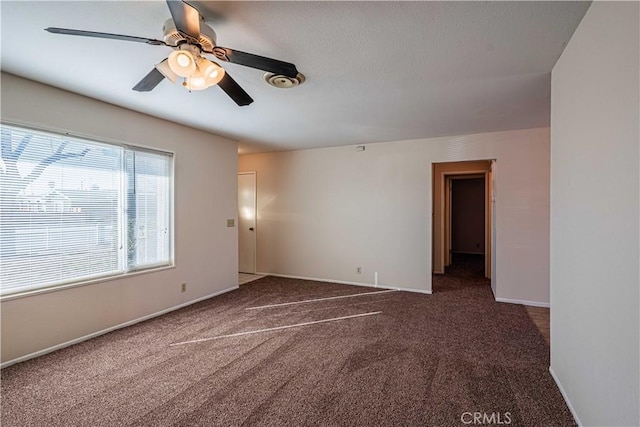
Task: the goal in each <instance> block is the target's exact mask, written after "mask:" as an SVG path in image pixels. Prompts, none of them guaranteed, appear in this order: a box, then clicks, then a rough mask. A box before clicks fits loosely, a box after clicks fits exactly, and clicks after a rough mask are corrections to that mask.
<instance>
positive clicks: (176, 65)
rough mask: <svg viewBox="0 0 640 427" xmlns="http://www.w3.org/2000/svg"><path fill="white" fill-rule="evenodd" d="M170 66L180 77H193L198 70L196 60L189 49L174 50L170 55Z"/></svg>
mask: <svg viewBox="0 0 640 427" xmlns="http://www.w3.org/2000/svg"><path fill="white" fill-rule="evenodd" d="M167 62H168V63H169V68H170V69H171V71H173V72H174V73H175V74H177V75H178V76H180V77H191V76H192V75H193V74H194V73H195V72H196V69H197V67H196V61H195V58H194V57H193V54H192V53H191V52H189V51H188V50H174V51H173V52H171V54H170V55H169V58H168V61H167Z"/></svg>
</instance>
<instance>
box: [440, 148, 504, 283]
mask: <svg viewBox="0 0 640 427" xmlns="http://www.w3.org/2000/svg"><path fill="white" fill-rule="evenodd" d="M493 163H494V161H492V160H479V161H467V162H449V163H434V164H433V242H432V244H433V246H432V249H433V260H432V261H433V273H434V274H445V273H446V272H447V270H448V269H450V268H451V267H452V266H453V265H455V264H456V263H457V264H466V265H465V266H466V267H469V266H470V265H469V263H471V265H472V268H476V267H477V268H479V274H480V275H482V276H484V277H486V278H488V279H491V276H492V275H491V271H492V254H493V252H494V251H493V250H492V247H493V243H494V242H493V240H494V239H493V233H492V230H493V219H494V215H493V173H492V170H493ZM493 287H494V283H493V281H492V288H493Z"/></svg>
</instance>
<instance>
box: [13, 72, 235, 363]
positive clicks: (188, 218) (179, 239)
mask: <svg viewBox="0 0 640 427" xmlns="http://www.w3.org/2000/svg"><path fill="white" fill-rule="evenodd" d="M1 90H2V92H1V94H2V119H3V120H9V121H17V122H21V123H25V124H30V125H33V126H37V127H42V128H48V129H58V130H66V131H69V132H72V133H76V134H83V135H87V136H93V137H97V138H108V139H113V140H118V141H124V142H128V143H131V144H138V145H143V146H149V147H157V148H159V149H165V150H170V151H173V152H175V214H174V216H175V259H176V266H175V268H172V269H168V270H164V271H158V272H153V273H147V274H140V275H135V276H130V277H127V278H123V279H114V280H109V281H104V282H99V283H95V284H91V285H87V286H81V287H75V288H71V289H65V290H60V291H55V292H48V293H43V294H40V295H36V296H30V297H23V298H17V299H8V300H7V299H5V300H3V301H2V303H1V310H2V319H1V320H2V361H3V362H7V361H11V360H14V359H16V358H19V357H21V356H25V355H29V354H32V353H34V352H39V351H42V350H45V349H47V348H51V347H54V346H57V345H60V344H63V343H66V342H69V341H72V340H75V339H78V338H81V337H84V336H87V335H90V334H94V333H96V332H99V331H102V330H105V329H107V328H111V327H114V326H116V325H119V324H122V323H125V322H129V321H132V320H134V319H138V318H141V317H143V316H148V315H151V314H153V313H157V312H159V311H161V310H165V309H168V308H171V307H175V306H177V305H180V304H184V303H188V302H190V301H193V300H196V299H198V298H202V297H205V296H207V295H212V294H215V293H218V292H221V291H223V290H225V289H230V288H233V287H236V286H237V285H238V276H237V263H238V262H237V229H236V228H227V227H226V219H227V218H236V216H237V213H236V211H237V194H236V193H237V175H236V171H237V154H236V150H237V144H236V143H235V142H233V141H230V140H228V139H225V138H222V137H217V136H213V135H211V134H208V133H205V132H201V131H197V130H194V129H191V128H187V127H184V126H180V125H177V124H174V123H170V122H167V121H164V120H160V119H156V118H153V117H150V116H147V115H143V114H139V113H135V112H133V111H129V110H126V109H123V108H119V107H115V106H113V105H109V104H105V103H102V102H99V101H96V100H92V99H89V98H85V97H82V96H79V95H75V94H72V93H69V92H65V91H62V90H59V89H55V88H52V87H49V86H45V85H41V84H38V83H35V82H32V81H28V80H24V79H21V78H18V77H15V76H12V75H8V74H4V73H3V74H2V86H1ZM182 282H186V283H187V292H185V293H181V292H180V289H179V286H180V284H181V283H182Z"/></svg>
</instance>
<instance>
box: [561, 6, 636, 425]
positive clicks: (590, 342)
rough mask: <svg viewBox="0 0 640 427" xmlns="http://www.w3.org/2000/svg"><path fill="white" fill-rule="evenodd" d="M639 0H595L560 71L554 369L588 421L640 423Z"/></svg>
mask: <svg viewBox="0 0 640 427" xmlns="http://www.w3.org/2000/svg"><path fill="white" fill-rule="evenodd" d="M639 13H640V10H639V5H638V3H637V2H626V3H625V2H611V3H610V2H594V3H593V4H592V6H591V7H590V9H589V10H588V11H587V14H586V15H585V17H584V19H583V21H582V23H581V24H580V26H579V27H578V29H577V30H576V32H575V33H574V35H573V37H572V39H571V40H570V42H569V44H568V45H567V47H566V49H565V50H564V53H563V54H562V56H561V57H560V59H559V60H558V62H557V64H556V66H555V68H554V69H553V74H552V90H551V111H552V112H551V129H552V133H551V368H552V372H553V373H554V375H555V376H556V381H558V383H559V385H560V387H561V389H563V390H564V393H565V396H566V399H567V401H568V402H569V403H570V405H571V406H572V407H573V409H574V413H575V415H576V416H577V418H578V419H579V421H580V422H581V423H583V424H584V425H598V426H604V425H607V426H612V425H625V426H637V425H640V415H639V410H640V404H639V399H640V393H639V390H638V388H639V383H640V376H639V373H638V365H639V363H640V360H639V344H640V343H639V337H640V329H639V324H638V322H639V318H638V312H639V311H640V301H639V299H638V293H639V287H640V284H639V283H640V274H639V271H638V268H639V260H640V252H639V235H638V233H639V229H638V223H639V214H640V212H639V208H638V200H639V197H640V193H639V191H640V185H639V178H640V176H639V172H638V170H639V157H638V156H639V148H638V144H639V138H640V135H639V131H638V126H639V123H638V116H639V114H640V111H639V108H638V103H639V102H640V100H639V96H638V91H639V87H638V79H639V75H640V74H639V71H640V70H639V68H638V61H639V59H640V58H639V57H638V49H639V42H638V39H639V29H638V16H639Z"/></svg>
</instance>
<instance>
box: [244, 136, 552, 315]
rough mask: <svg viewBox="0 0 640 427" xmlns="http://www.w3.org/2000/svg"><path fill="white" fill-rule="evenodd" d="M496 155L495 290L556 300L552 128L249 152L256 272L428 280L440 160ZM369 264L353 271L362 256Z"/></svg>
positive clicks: (404, 284)
mask: <svg viewBox="0 0 640 427" xmlns="http://www.w3.org/2000/svg"><path fill="white" fill-rule="evenodd" d="M480 159H497V163H498V168H497V170H498V173H497V174H496V192H497V206H496V222H497V225H496V227H497V230H496V234H497V246H496V250H495V256H496V258H497V265H496V269H494V273H495V279H496V284H497V297H498V298H502V299H511V300H520V301H531V302H534V303H539V304H546V303H548V301H549V129H548V128H545V129H531V130H522V131H509V132H498V133H486V134H478V135H467V136H459V137H446V138H436V139H423V140H415V141H404V142H390V143H377V144H369V145H367V146H366V150H365V151H364V152H357V151H356V149H355V147H353V146H350V147H337V148H326V149H314V150H302V151H292V152H284V153H267V154H256V155H245V156H240V158H239V168H240V171H256V172H257V182H258V224H257V227H256V231H257V244H258V255H257V259H258V266H257V269H258V271H260V272H266V273H275V274H283V275H291V276H301V277H310V278H319V279H328V280H337V281H346V282H361V283H368V284H372V283H373V282H374V272H378V276H379V284H380V286H392V287H400V288H406V289H411V290H415V291H422V292H430V291H431V205H432V197H431V192H432V190H431V188H432V184H431V180H432V176H431V175H432V172H431V168H432V163H433V162H450V161H461V160H480ZM357 266H361V267H362V269H363V270H362V274H360V275H359V274H356V267H357Z"/></svg>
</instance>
